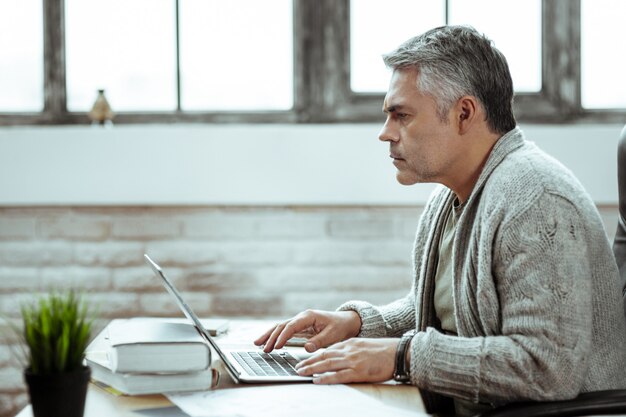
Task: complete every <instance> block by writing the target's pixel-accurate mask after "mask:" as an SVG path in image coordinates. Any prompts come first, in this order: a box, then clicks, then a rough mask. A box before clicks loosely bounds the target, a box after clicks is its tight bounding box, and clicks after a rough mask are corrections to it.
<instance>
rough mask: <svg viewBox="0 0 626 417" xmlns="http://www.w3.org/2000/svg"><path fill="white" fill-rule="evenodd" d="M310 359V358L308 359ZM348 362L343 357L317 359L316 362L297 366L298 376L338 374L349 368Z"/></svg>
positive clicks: (301, 363)
mask: <svg viewBox="0 0 626 417" xmlns="http://www.w3.org/2000/svg"><path fill="white" fill-rule="evenodd" d="M309 359H310V358H309ZM349 366H350V362H349V361H348V360H346V359H345V358H344V357H343V356H337V357H329V358H323V359H322V358H321V355H320V357H319V358H318V360H317V361H313V362H307V363H303V362H300V363H299V364H298V366H297V368H296V369H297V370H298V374H299V375H302V376H310V375H314V374H323V373H325V372H338V371H341V370H343V369H346V368H349Z"/></svg>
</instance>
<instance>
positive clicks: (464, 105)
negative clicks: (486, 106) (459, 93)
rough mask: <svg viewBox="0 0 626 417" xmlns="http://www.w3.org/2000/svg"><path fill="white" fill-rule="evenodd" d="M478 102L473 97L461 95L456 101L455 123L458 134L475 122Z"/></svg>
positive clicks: (465, 130) (464, 131) (463, 132)
mask: <svg viewBox="0 0 626 417" xmlns="http://www.w3.org/2000/svg"><path fill="white" fill-rule="evenodd" d="M477 110H478V102H477V101H476V98H475V97H472V96H463V97H461V98H460V99H459V100H458V101H457V102H456V112H455V113H456V115H457V118H458V119H457V121H456V122H457V125H458V127H459V134H461V135H462V134H465V133H467V131H468V130H469V129H470V128H471V127H472V125H473V124H474V123H475V122H476V117H477V114H476V113H477Z"/></svg>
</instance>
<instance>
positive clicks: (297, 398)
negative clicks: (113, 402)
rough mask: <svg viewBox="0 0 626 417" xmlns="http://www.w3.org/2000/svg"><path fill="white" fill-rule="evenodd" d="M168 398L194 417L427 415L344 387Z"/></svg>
mask: <svg viewBox="0 0 626 417" xmlns="http://www.w3.org/2000/svg"><path fill="white" fill-rule="evenodd" d="M167 398H168V399H169V400H170V401H171V402H173V403H174V404H176V405H177V406H178V407H179V408H180V409H182V410H183V411H184V412H185V413H187V414H189V415H190V416H192V417H217V416H219V417H248V416H250V417H252V416H254V417H281V416H298V417H307V416H311V417H319V416H321V415H328V413H329V412H331V411H332V414H333V415H359V416H361V417H369V416H372V417H374V416H375V417H380V416H381V415H382V416H385V415H393V416H394V417H395V416H397V417H417V416H427V414H424V413H422V412H419V411H415V412H410V411H408V410H404V409H400V408H396V407H392V406H388V405H385V404H384V403H382V402H381V401H379V400H377V399H374V398H372V397H369V396H367V395H365V394H363V393H360V392H358V391H357V390H355V389H353V388H350V387H347V386H345V385H312V384H296V385H294V384H291V385H271V386H266V387H241V388H231V389H221V390H213V391H203V392H194V393H181V394H168V395H167Z"/></svg>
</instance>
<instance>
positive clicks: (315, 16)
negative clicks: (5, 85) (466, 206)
mask: <svg viewBox="0 0 626 417" xmlns="http://www.w3.org/2000/svg"><path fill="white" fill-rule="evenodd" d="M42 1H43V12H44V28H43V29H44V30H43V32H44V108H43V111H41V112H38V113H1V114H0V126H7V125H68V124H69V125H71V124H89V123H90V121H89V119H88V118H87V112H70V111H68V110H67V90H66V83H65V79H66V69H65V38H64V35H65V33H64V27H65V22H64V15H65V13H64V7H65V2H64V0H42ZM175 1H176V5H177V7H176V8H177V13H176V14H177V16H176V18H177V20H178V0H175ZM446 4H447V1H446ZM446 7H447V6H446ZM580 12H581V5H580V0H542V88H541V91H540V92H538V93H518V94H516V95H515V102H514V111H515V115H516V117H517V120H518V122H524V123H598V122H600V123H625V122H626V109H623V110H622V109H616V110H611V109H609V110H603V109H597V110H596V109H594V110H589V109H583V108H582V104H581V70H580ZM293 23H294V24H293V26H294V33H293V36H294V42H293V48H294V50H293V57H294V85H293V88H294V103H293V108H292V109H290V110H285V111H219V112H215V111H207V112H192V111H181V109H180V97H179V99H178V103H179V105H178V110H176V111H174V112H120V113H117V115H116V117H115V123H116V124H118V123H119V124H129V123H360V122H379V121H381V120H382V117H383V116H382V113H381V110H380V109H381V105H382V100H383V97H384V94H382V93H381V94H372V93H355V92H353V91H352V90H351V89H350V0H316V1H310V0H293ZM177 31H178V24H177ZM177 44H178V40H177ZM178 59H179V58H178V57H177V60H178ZM177 66H178V62H177ZM177 83H178V86H180V79H179V77H177ZM178 94H180V88H179V89H178Z"/></svg>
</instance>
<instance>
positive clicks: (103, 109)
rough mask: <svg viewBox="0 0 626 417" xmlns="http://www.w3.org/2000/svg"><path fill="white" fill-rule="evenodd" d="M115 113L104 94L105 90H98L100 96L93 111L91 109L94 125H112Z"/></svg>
mask: <svg viewBox="0 0 626 417" xmlns="http://www.w3.org/2000/svg"><path fill="white" fill-rule="evenodd" d="M113 117H115V113H113V110H111V105H110V104H109V102H108V101H107V99H106V97H105V96H104V90H98V97H96V101H95V103H93V107H92V108H91V111H89V119H90V120H91V122H92V125H100V126H112V125H113Z"/></svg>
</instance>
